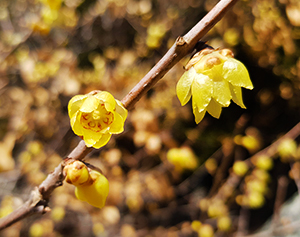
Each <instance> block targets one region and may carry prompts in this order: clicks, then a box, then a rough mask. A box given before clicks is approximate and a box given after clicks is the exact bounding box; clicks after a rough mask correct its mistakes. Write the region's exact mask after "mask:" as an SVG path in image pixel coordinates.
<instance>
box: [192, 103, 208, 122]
mask: <svg viewBox="0 0 300 237" xmlns="http://www.w3.org/2000/svg"><path fill="white" fill-rule="evenodd" d="M193 113H194V115H195V122H196V123H197V124H198V123H200V122H201V120H202V119H203V118H204V115H205V113H206V110H203V111H202V112H199V110H198V109H197V107H194V106H193Z"/></svg>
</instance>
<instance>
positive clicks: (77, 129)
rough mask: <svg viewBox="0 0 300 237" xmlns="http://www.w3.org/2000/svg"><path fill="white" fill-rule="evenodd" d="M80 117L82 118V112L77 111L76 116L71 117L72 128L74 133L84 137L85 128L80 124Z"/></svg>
mask: <svg viewBox="0 0 300 237" xmlns="http://www.w3.org/2000/svg"><path fill="white" fill-rule="evenodd" d="M80 116H81V112H80V111H77V113H76V114H74V115H73V117H71V120H70V121H71V127H72V129H73V132H74V133H75V134H76V135H78V136H82V134H83V129H84V128H83V127H82V125H81V123H80Z"/></svg>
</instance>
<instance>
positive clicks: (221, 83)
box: [176, 49, 253, 123]
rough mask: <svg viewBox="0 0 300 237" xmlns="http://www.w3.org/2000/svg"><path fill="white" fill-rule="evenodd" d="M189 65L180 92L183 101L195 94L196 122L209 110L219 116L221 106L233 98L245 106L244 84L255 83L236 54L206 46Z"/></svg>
mask: <svg viewBox="0 0 300 237" xmlns="http://www.w3.org/2000/svg"><path fill="white" fill-rule="evenodd" d="M186 69H187V71H186V72H185V73H184V74H183V75H182V77H181V78H180V79H179V81H178V84H177V88H176V90H177V96H178V98H179V100H180V102H181V105H185V104H186V103H187V102H188V101H189V100H190V98H191V97H192V106H193V112H194V115H195V121H196V123H199V122H200V121H201V120H202V119H203V117H204V115H205V113H206V111H207V112H208V113H209V114H210V115H212V116H213V117H215V118H219V117H220V114H221V111H222V107H228V106H229V104H230V100H233V101H234V102H235V103H236V104H237V105H239V106H240V107H241V108H246V107H245V105H244V103H243V98H242V90H241V87H244V88H246V89H250V90H251V89H253V85H252V82H251V80H250V77H249V74H248V71H247V69H246V67H245V66H244V65H243V64H242V63H241V62H240V61H238V60H236V59H234V58H233V53H232V52H231V51H230V50H229V49H223V50H213V49H204V50H202V51H200V52H198V53H197V54H195V55H194V57H193V58H192V59H191V60H190V62H189V63H188V65H187V66H186Z"/></svg>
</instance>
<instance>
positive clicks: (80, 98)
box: [68, 95, 87, 118]
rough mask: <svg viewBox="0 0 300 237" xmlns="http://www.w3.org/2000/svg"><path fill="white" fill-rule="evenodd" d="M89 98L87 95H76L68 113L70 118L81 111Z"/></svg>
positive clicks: (71, 101) (70, 102) (69, 105)
mask: <svg viewBox="0 0 300 237" xmlns="http://www.w3.org/2000/svg"><path fill="white" fill-rule="evenodd" d="M86 98H87V95H75V96H74V97H73V98H72V99H71V100H70V101H69V104H68V113H69V117H70V118H71V117H73V115H74V114H75V113H76V112H77V111H78V110H79V109H80V107H81V106H82V104H83V102H84V100H85V99H86Z"/></svg>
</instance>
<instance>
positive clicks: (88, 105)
mask: <svg viewBox="0 0 300 237" xmlns="http://www.w3.org/2000/svg"><path fill="white" fill-rule="evenodd" d="M99 103H100V101H99V100H98V99H97V98H96V97H95V96H93V95H88V96H87V98H86V100H85V101H84V102H83V104H82V106H81V107H80V111H81V112H84V113H91V112H92V111H94V110H95V109H97V108H98V106H99Z"/></svg>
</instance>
